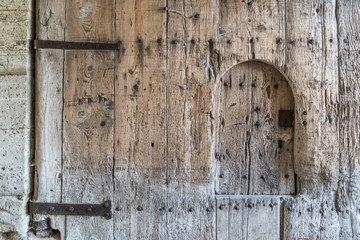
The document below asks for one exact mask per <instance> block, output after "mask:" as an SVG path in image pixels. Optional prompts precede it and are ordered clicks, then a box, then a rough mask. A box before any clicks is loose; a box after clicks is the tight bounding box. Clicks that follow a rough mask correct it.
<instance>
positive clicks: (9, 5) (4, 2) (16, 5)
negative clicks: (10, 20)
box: [0, 0, 32, 11]
mask: <svg viewBox="0 0 360 240" xmlns="http://www.w3.org/2000/svg"><path fill="white" fill-rule="evenodd" d="M1 10H7V11H8V10H32V1H31V0H0V11H1Z"/></svg>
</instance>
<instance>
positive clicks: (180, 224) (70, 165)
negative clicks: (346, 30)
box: [33, 0, 217, 240]
mask: <svg viewBox="0 0 360 240" xmlns="http://www.w3.org/2000/svg"><path fill="white" fill-rule="evenodd" d="M204 5H206V6H207V9H216V8H217V3H216V2H213V3H212V2H205V1H198V2H193V3H191V4H190V3H189V2H187V1H184V2H179V1H166V0H150V1H143V0H136V1H133V0H116V1H114V0H104V1H98V0H37V4H36V6H37V13H38V14H37V21H36V22H37V34H36V35H37V39H38V40H54V41H61V42H62V41H67V42H80V43H88V42H93V43H99V42H100V43H105V42H110V43H118V42H121V43H119V50H99V49H88V50H74V49H68V50H63V49H37V51H36V103H35V105H36V113H35V115H36V120H35V121H36V150H35V155H36V156H35V159H36V160H35V161H36V173H35V175H36V178H35V182H34V185H35V192H34V196H33V201H35V202H50V203H71V204H101V203H103V202H104V201H106V200H110V201H112V206H111V210H112V214H113V217H112V219H110V220H107V219H104V218H103V217H89V216H61V215H59V216H54V215H46V214H34V215H33V221H34V222H37V221H42V220H44V219H47V218H48V219H49V221H46V222H49V223H50V226H48V228H46V229H43V230H41V229H40V230H36V231H37V234H38V235H40V236H48V235H51V234H53V235H54V236H53V237H56V238H61V239H76V240H79V239H86V240H88V239H104V240H106V239H177V238H178V237H180V238H182V239H213V238H214V237H215V224H214V222H215V212H214V209H215V198H214V196H213V178H212V172H213V167H212V158H211V157H210V156H212V154H213V152H212V151H210V150H211V149H212V146H211V142H212V141H213V140H214V139H212V138H211V137H209V136H211V135H209V133H208V129H207V128H206V127H205V126H206V125H207V124H208V122H209V120H210V119H211V115H210V114H209V112H211V110H210V109H211V105H209V104H207V102H206V101H204V100H206V99H211V98H212V90H211V89H213V86H214V85H215V82H214V81H208V76H207V74H206V73H205V72H204V71H203V66H202V63H201V64H197V63H195V62H196V61H197V60H196V59H195V58H196V57H198V55H199V54H200V55H202V54H203V53H205V49H207V48H208V39H210V38H214V37H215V33H216V23H215V22H216V21H217V18H216V17H217V15H216V12H215V11H214V12H213V11H211V12H210V13H207V9H206V8H204ZM169 9H171V10H169ZM179 11H184V12H186V15H187V16H194V17H193V18H183V17H182V16H181V15H179V14H177V13H178V12H179ZM199 15H200V16H201V18H202V19H203V20H202V21H201V26H202V27H201V28H199V27H198V26H199V24H200V21H198V20H197V19H198V18H199ZM184 16H185V13H184ZM184 21H186V22H187V23H186V25H187V27H188V28H189V29H190V28H191V29H192V36H188V35H186V34H183V30H184V29H183V24H185V23H184ZM194 39H195V40H194ZM194 41H195V42H194ZM186 43H188V44H186ZM70 45H71V44H70ZM189 46H191V48H190V47H189ZM190 75H191V76H190ZM184 90H185V91H184ZM184 116H187V117H185V118H184ZM190 119H196V124H195V125H193V126H194V127H192V128H191V129H190V130H189V129H188V128H189V126H190V125H191V121H190ZM188 131H190V132H191V133H190V134H191V135H193V136H194V138H192V137H191V139H190V138H189V132H188ZM193 140H194V141H193Z"/></svg>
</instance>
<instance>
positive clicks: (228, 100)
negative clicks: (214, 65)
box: [216, 62, 253, 195]
mask: <svg viewBox="0 0 360 240" xmlns="http://www.w3.org/2000/svg"><path fill="white" fill-rule="evenodd" d="M251 70H252V63H251V62H246V63H243V64H240V65H237V66H235V67H233V68H231V69H230V70H229V71H228V72H227V73H226V74H225V75H224V76H223V77H222V82H221V83H222V84H221V103H220V107H221V110H220V111H221V118H220V128H219V129H220V142H219V145H220V147H219V148H220V152H219V154H218V156H217V158H218V159H217V160H218V165H219V166H218V169H217V173H216V174H217V180H218V189H217V194H235V195H236V194H248V187H249V162H250V157H251V156H250V152H251V148H252V147H251V146H250V138H251V134H252V125H253V123H252V114H251V113H252V109H251V107H252V104H251V101H252V98H251V90H252V89H251V88H252V87H251V84H252V71H251Z"/></svg>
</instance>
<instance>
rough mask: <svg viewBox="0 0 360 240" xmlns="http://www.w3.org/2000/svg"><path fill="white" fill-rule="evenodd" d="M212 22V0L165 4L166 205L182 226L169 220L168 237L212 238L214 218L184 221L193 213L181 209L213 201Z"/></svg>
mask: <svg viewBox="0 0 360 240" xmlns="http://www.w3.org/2000/svg"><path fill="white" fill-rule="evenodd" d="M217 23H218V3H217V2H216V1H192V0H184V1H173V0H171V1H168V27H167V44H168V48H167V59H168V61H167V101H166V102H167V130H166V131H167V134H166V135H167V147H166V155H167V168H168V170H167V182H168V188H167V189H168V190H167V191H168V193H167V201H168V202H169V203H176V204H175V205H176V206H179V210H178V211H179V212H178V215H177V218H178V221H179V222H181V221H183V222H185V223H187V225H186V226H187V228H186V231H184V230H182V229H183V228H180V229H179V227H178V224H177V222H174V221H173V219H172V217H171V216H169V217H168V221H167V227H168V229H169V231H170V232H172V236H171V237H175V236H177V237H178V238H183V239H209V238H210V239H211V238H214V237H215V236H214V235H215V227H214V223H215V214H214V213H213V212H211V213H207V214H204V213H201V214H199V216H202V217H200V218H199V219H196V218H193V217H191V218H189V216H193V215H194V214H193V213H190V212H189V211H188V207H185V206H187V205H191V206H199V207H201V206H202V205H205V204H211V203H212V202H213V201H214V200H213V199H214V196H213V171H214V167H213V160H214V152H215V133H216V131H215V128H216V126H215V125H216V124H215V121H214V118H215V113H214V106H215V103H216V100H217V98H215V97H214V95H213V94H214V89H215V87H214V86H215V82H214V79H215V77H216V74H217V72H216V69H215V68H216V66H214V65H213V62H212V49H213V44H214V43H215V42H216V40H217ZM210 39H212V41H210ZM177 202H180V204H178V203H177ZM212 204H213V203H212ZM181 206H182V207H181ZM180 207H181V208H180ZM202 209H203V208H202ZM201 211H205V210H204V209H203V210H201ZM199 220H200V221H199ZM184 227H185V226H184Z"/></svg>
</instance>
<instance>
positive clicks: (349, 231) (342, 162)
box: [335, 1, 360, 239]
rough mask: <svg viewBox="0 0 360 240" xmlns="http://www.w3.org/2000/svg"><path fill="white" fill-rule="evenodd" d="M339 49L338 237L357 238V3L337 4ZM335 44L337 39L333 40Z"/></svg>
mask: <svg viewBox="0 0 360 240" xmlns="http://www.w3.org/2000/svg"><path fill="white" fill-rule="evenodd" d="M336 7H337V11H336V15H337V19H338V30H339V32H338V39H337V40H338V42H337V43H338V46H339V130H340V131H339V144H340V158H339V169H340V176H339V188H338V191H337V194H336V195H337V199H338V201H337V210H338V212H339V223H340V227H341V228H340V237H341V238H344V239H345V238H348V239H357V238H359V237H360V228H359V222H360V220H359V219H360V218H359V212H358V206H359V197H358V196H359V186H360V177H359V167H358V166H359V157H358V156H359V127H360V126H359V121H360V119H359V114H358V112H359V109H360V108H359V99H360V97H359V89H360V86H359V78H358V74H359V70H360V69H359V65H358V62H359V50H360V45H359V41H358V36H359V32H360V28H359V24H358V21H359V19H360V11H359V7H360V5H359V2H358V1H336ZM335 43H336V39H335Z"/></svg>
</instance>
